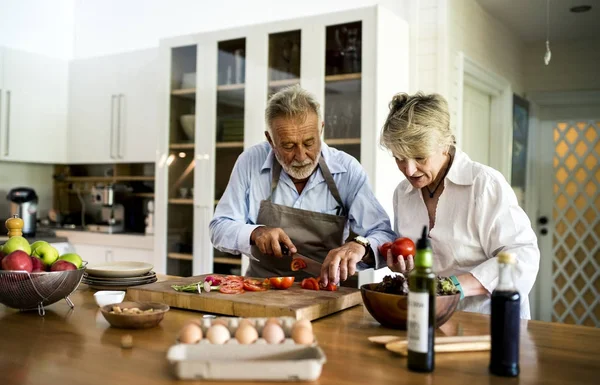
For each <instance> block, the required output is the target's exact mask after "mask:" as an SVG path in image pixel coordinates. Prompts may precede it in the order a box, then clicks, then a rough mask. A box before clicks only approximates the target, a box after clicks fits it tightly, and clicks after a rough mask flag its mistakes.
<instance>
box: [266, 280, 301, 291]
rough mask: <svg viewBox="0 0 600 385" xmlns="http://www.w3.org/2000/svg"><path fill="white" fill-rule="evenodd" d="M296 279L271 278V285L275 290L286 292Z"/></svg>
mask: <svg viewBox="0 0 600 385" xmlns="http://www.w3.org/2000/svg"><path fill="white" fill-rule="evenodd" d="M294 279H295V278H294V277H272V278H269V283H270V284H271V287H272V288H274V289H279V290H285V289H289V288H290V287H291V286H292V284H293V283H294Z"/></svg>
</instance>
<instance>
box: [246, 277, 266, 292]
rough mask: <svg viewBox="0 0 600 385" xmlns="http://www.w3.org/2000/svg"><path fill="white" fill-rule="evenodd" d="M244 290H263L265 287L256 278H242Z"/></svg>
mask: <svg viewBox="0 0 600 385" xmlns="http://www.w3.org/2000/svg"><path fill="white" fill-rule="evenodd" d="M244 290H247V291H265V290H267V288H266V287H265V286H263V281H261V280H258V279H246V280H244Z"/></svg>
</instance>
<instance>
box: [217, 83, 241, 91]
mask: <svg viewBox="0 0 600 385" xmlns="http://www.w3.org/2000/svg"><path fill="white" fill-rule="evenodd" d="M245 87H246V84H244V83H238V84H221V85H218V86H217V91H235V90H243V89H244V88H245Z"/></svg>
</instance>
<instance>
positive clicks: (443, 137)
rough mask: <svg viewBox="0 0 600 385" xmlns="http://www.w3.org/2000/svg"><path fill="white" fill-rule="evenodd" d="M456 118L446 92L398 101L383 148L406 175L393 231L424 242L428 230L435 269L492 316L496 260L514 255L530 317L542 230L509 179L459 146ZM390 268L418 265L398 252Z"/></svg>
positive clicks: (466, 305)
mask: <svg viewBox="0 0 600 385" xmlns="http://www.w3.org/2000/svg"><path fill="white" fill-rule="evenodd" d="M449 120H450V119H449V114H448V105H447V103H446V101H445V99H444V98H443V97H442V96H440V95H436V94H432V95H423V94H421V93H417V94H416V95H412V96H411V95H407V94H397V95H395V96H394V98H393V99H392V101H391V103H390V112H389V115H388V117H387V120H386V122H385V125H384V127H383V131H382V135H381V144H382V145H383V146H384V147H386V148H387V149H389V150H390V151H391V153H392V155H393V156H394V157H395V158H396V164H397V165H398V168H399V169H400V171H401V172H402V173H403V174H404V176H406V179H405V180H403V181H402V182H400V184H399V185H398V187H397V188H396V191H395V192H394V212H395V220H394V230H395V231H396V232H397V233H400V232H402V234H403V235H405V236H407V237H410V238H412V239H417V238H419V237H420V234H421V231H422V229H423V226H424V225H426V224H427V225H429V229H430V231H429V237H430V239H431V245H432V249H433V253H434V262H433V270H434V272H435V273H436V274H438V275H441V276H451V277H452V280H453V281H454V282H455V283H456V284H459V288H460V289H461V303H460V304H459V309H460V310H464V311H473V312H480V313H486V314H489V313H490V294H491V292H492V291H493V290H494V288H495V287H496V285H497V283H498V264H497V262H496V258H497V257H496V256H497V254H498V253H499V252H500V251H509V252H512V253H515V254H516V257H517V265H516V269H515V270H516V272H515V274H516V276H515V282H516V285H517V289H518V290H519V292H520V293H521V296H522V298H523V300H522V303H521V318H527V319H528V318H530V311H529V300H528V294H529V292H530V290H531V288H532V287H533V284H534V282H535V278H536V275H537V272H538V268H539V261H540V252H539V249H538V246H537V239H536V236H535V233H534V231H533V230H532V228H531V223H530V221H529V218H528V217H527V215H526V214H525V212H524V211H523V210H522V209H521V208H520V207H519V205H518V203H517V198H516V196H515V194H514V192H513V190H512V189H511V187H510V185H509V184H508V183H507V182H506V180H505V179H504V177H503V176H502V174H500V173H499V172H498V171H496V170H494V169H493V168H491V167H488V166H485V165H483V164H480V163H477V162H474V161H472V160H471V159H470V158H469V156H468V155H467V154H465V153H464V152H462V151H461V150H460V149H458V148H456V146H455V140H454V136H453V134H452V132H451V130H450V125H449ZM387 264H388V266H389V267H390V269H392V270H393V271H397V272H403V273H406V272H408V271H410V270H411V269H412V268H413V267H414V262H413V259H412V258H410V257H409V258H408V260H407V261H406V263H405V262H404V259H403V258H398V259H397V260H396V259H395V258H393V257H392V255H391V252H388V255H387Z"/></svg>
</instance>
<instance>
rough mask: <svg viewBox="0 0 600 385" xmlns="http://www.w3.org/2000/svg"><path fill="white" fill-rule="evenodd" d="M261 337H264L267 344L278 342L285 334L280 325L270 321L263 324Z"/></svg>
mask: <svg viewBox="0 0 600 385" xmlns="http://www.w3.org/2000/svg"><path fill="white" fill-rule="evenodd" d="M262 338H264V339H265V341H267V343H268V344H279V343H281V342H282V341H283V340H284V339H285V334H284V333H283V329H282V328H281V326H279V325H277V324H276V323H273V322H271V323H268V324H266V325H265V327H264V329H263V331H262Z"/></svg>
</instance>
